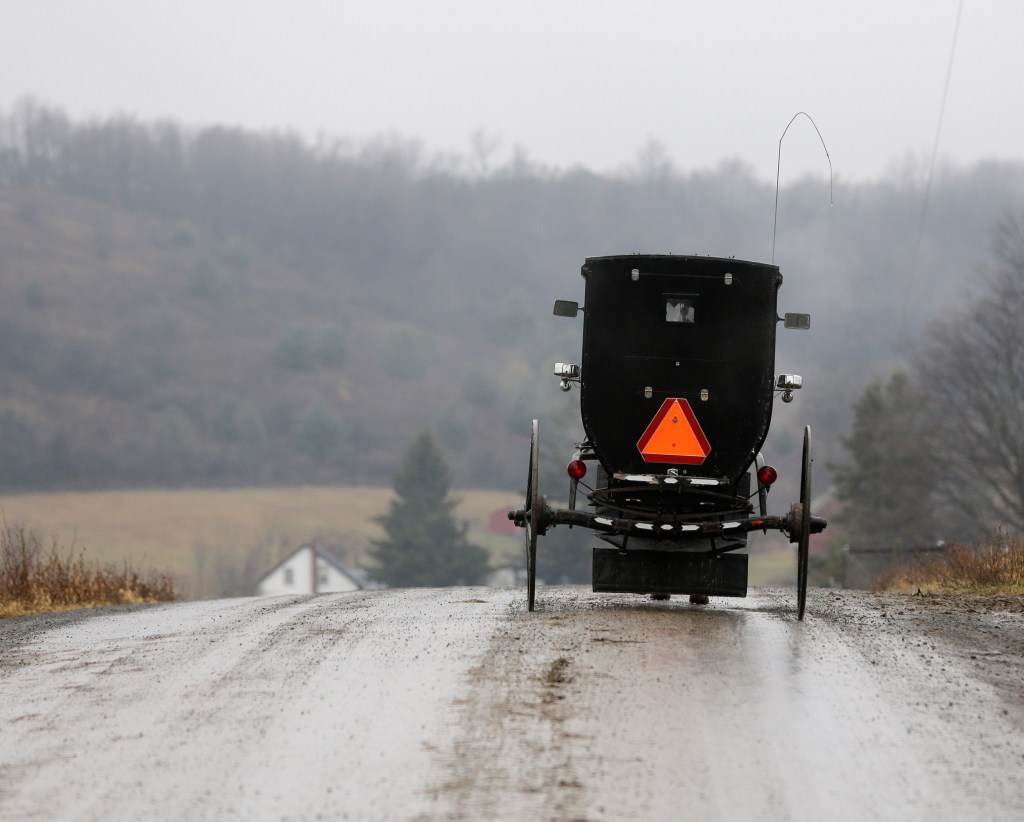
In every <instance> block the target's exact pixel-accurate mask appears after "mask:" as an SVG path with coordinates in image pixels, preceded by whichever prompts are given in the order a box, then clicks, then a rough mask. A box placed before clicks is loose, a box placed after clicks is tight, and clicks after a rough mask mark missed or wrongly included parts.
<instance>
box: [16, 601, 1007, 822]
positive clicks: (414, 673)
mask: <svg viewBox="0 0 1024 822" xmlns="http://www.w3.org/2000/svg"><path fill="white" fill-rule="evenodd" d="M793 600H794V594H793V592H792V591H785V590H771V589H758V590H754V591H752V592H751V595H750V596H748V597H747V598H746V599H719V600H713V601H712V603H711V604H710V605H708V606H694V605H690V604H689V603H688V602H686V600H685V598H683V599H681V600H680V599H673V600H672V601H670V602H652V601H650V600H648V599H646V598H644V597H639V596H622V595H619V596H613V595H604V594H602V595H598V594H593V593H591V592H589V591H588V590H587V589H584V588H556V589H551V588H542V589H541V590H540V591H539V593H538V601H539V606H538V610H537V611H536V612H534V613H533V614H529V613H526V612H525V608H524V595H523V594H522V593H521V592H519V591H498V590H493V589H483V588H458V589H441V590H437V589H419V590H406V591H399V590H396V591H376V592H366V593H359V594H348V595H345V594H342V595H324V596H319V597H282V598H273V599H239V600H220V601H216V602H201V603H182V604H172V605H161V606H141V607H133V608H122V609H102V610H97V611H91V612H81V611H80V612H74V613H70V614H60V615H50V616H45V617H31V618H22V619H17V620H6V621H3V622H0V819H4V820H7V819H10V820H21V819H87V820H94V819H95V820H100V819H103V820H107V819H115V820H116V819H142V818H150V819H182V820H184V819H188V820H194V819H232V818H237V819H292V820H305V819H310V820H312V819H353V820H357V819H368V820H392V819H404V820H430V819H451V820H486V819H508V820H545V819H550V820H619V819H637V820H658V819H665V820H677V819H700V820H719V819H722V820H746V819H756V820H760V819H763V820H783V819H793V820H805V819H806V820H822V819H827V820H829V822H837V820H863V819H894V820H896V819H899V820H917V819H920V820H945V819H949V820H954V819H955V820H970V819H985V820H1004V819H1005V820H1011V819H1012V820H1020V819H1024V676H1022V672H1024V668H1022V661H1024V613H1022V612H1024V599H1021V598H1010V597H1004V598H995V599H981V598H967V599H953V598H950V597H927V596H926V597H915V596H909V595H896V594H886V595H875V594H865V593H853V592H830V591H812V592H811V594H810V597H809V602H808V618H807V620H806V621H805V622H803V623H799V622H796V621H795V618H794V614H793Z"/></svg>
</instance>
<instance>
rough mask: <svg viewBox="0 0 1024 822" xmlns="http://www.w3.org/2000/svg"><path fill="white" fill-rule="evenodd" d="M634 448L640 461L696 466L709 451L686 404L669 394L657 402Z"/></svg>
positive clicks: (704, 438) (701, 432)
mask: <svg viewBox="0 0 1024 822" xmlns="http://www.w3.org/2000/svg"><path fill="white" fill-rule="evenodd" d="M636 447H637V448H639V449H640V453H641V454H642V455H643V458H644V462H673V463H680V464H683V465H700V464H701V463H702V462H704V460H705V459H707V456H708V454H709V453H711V445H710V444H709V443H708V438H707V437H705V436H704V432H703V431H702V430H701V427H700V423H699V422H697V417H696V416H694V413H693V409H692V408H690V403H689V402H687V401H686V400H681V399H673V398H671V397H670V398H669V399H667V400H665V402H663V403H662V404H661V408H659V409H658V413H657V414H655V415H654V419H653V420H651V424H650V425H648V426H647V430H646V431H644V435H643V436H642V437H640V441H639V442H638V443H637V444H636Z"/></svg>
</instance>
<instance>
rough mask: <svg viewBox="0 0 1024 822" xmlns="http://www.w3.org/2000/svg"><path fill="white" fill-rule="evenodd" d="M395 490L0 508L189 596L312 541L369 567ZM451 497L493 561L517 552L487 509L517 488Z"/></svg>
mask: <svg viewBox="0 0 1024 822" xmlns="http://www.w3.org/2000/svg"><path fill="white" fill-rule="evenodd" d="M391 494H392V492H391V489H390V488H370V487H341V486H334V487H325V486H318V487H293V488H238V489H185V490H141V491H96V492H87V493H49V494H8V495H3V496H0V514H2V516H3V519H4V520H5V521H6V522H7V524H9V525H12V526H19V527H25V528H29V529H31V530H32V531H33V532H34V533H35V534H37V535H39V537H40V538H41V539H43V540H44V541H46V542H49V541H50V540H51V539H56V540H57V541H58V542H59V543H60V544H61V545H62V546H64V547H65V548H70V549H73V550H74V551H75V552H78V551H81V550H84V551H85V554H86V556H87V557H89V558H90V559H93V560H96V561H98V562H103V563H122V562H125V561H128V562H130V563H131V564H132V565H133V566H134V567H138V568H152V569H157V570H160V571H166V572H168V573H171V574H173V575H174V577H175V578H176V579H177V580H178V581H179V584H180V587H181V589H182V591H183V593H184V595H185V596H194V597H205V596H218V595H224V594H230V593H235V594H242V593H249V592H250V591H247V590H245V586H246V585H248V584H249V583H250V582H252V581H253V577H254V576H255V578H259V576H261V575H262V574H263V573H264V572H265V571H267V570H269V569H270V568H271V567H272V566H273V565H274V563H276V562H277V560H279V559H280V558H282V557H283V556H284V555H286V554H287V553H289V552H290V551H291V550H292V549H293V548H296V547H298V546H299V545H301V544H302V543H303V542H307V541H309V540H311V539H316V540H317V541H318V543H319V544H321V545H322V546H324V547H326V548H328V549H329V550H331V551H332V552H334V553H335V554H336V555H337V556H338V557H339V558H340V559H342V560H343V561H345V562H349V563H351V564H353V565H356V566H359V565H362V564H364V561H365V559H366V556H365V555H366V550H367V548H368V547H369V544H370V540H371V539H372V538H373V537H375V536H377V535H379V534H380V533H381V532H380V527H379V526H378V524H377V523H376V522H375V520H374V518H375V517H377V516H379V515H380V514H382V513H384V512H385V511H386V510H387V506H388V501H389V500H390V499H391ZM454 496H455V497H456V498H458V499H459V500H460V504H459V506H458V508H457V510H456V516H457V517H458V518H459V519H460V520H463V521H466V522H467V523H468V524H469V536H470V539H471V540H473V541H474V542H477V543H478V544H481V545H484V546H486V547H487V548H488V549H489V550H490V551H491V553H492V556H493V557H494V558H495V559H498V558H501V557H504V556H506V555H511V554H515V555H518V549H519V540H518V539H516V538H515V537H514V536H504V535H501V534H494V533H491V532H490V531H489V529H488V518H489V516H490V514H491V513H492V512H493V511H496V510H498V509H501V508H508V507H511V506H512V505H514V504H515V503H516V501H517V496H516V495H515V494H511V493H508V492H504V491H456V492H455V494H454ZM232 578H235V580H236V584H235V585H234V586H233V585H232Z"/></svg>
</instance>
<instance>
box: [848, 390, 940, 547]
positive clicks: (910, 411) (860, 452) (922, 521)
mask: <svg viewBox="0 0 1024 822" xmlns="http://www.w3.org/2000/svg"><path fill="white" fill-rule="evenodd" d="M926 410H927V409H926V401H925V397H924V395H923V394H922V393H921V391H920V389H919V388H917V387H916V386H915V385H914V383H913V382H912V381H911V379H910V378H909V377H908V376H907V374H906V373H905V372H903V371H895V372H893V374H892V375H891V376H890V377H889V379H888V381H883V380H879V381H877V382H874V383H872V384H871V385H869V386H868V387H867V388H866V389H865V390H864V393H863V394H862V395H861V397H860V399H858V400H857V402H856V403H855V404H854V406H853V425H852V428H851V431H850V434H849V435H848V436H846V437H841V438H840V442H841V443H842V444H843V447H844V448H845V449H846V452H847V454H848V461H847V462H846V463H844V464H840V465H832V466H830V467H831V468H832V472H833V477H834V480H835V486H836V495H837V496H838V498H839V499H840V500H841V501H842V503H843V510H842V512H841V513H840V514H839V515H838V516H837V517H835V519H836V521H837V523H838V524H839V525H840V526H841V527H843V528H845V529H846V531H847V536H848V538H849V540H850V541H851V542H853V543H854V544H857V545H860V546H876V547H881V546H888V545H893V544H898V543H899V544H902V545H904V546H910V545H922V544H925V545H926V544H931V543H933V542H934V541H935V540H936V538H937V537H939V536H940V535H941V528H940V526H939V524H938V518H937V516H936V512H935V508H934V505H933V501H934V495H935V491H936V488H937V473H938V472H937V470H936V450H935V443H934V437H933V436H932V434H931V431H930V429H929V427H928V425H927V422H926V416H925V415H926Z"/></svg>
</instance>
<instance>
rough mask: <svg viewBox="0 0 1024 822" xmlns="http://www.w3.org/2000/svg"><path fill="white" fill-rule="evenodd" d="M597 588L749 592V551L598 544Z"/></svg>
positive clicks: (726, 593) (718, 593)
mask: <svg viewBox="0 0 1024 822" xmlns="http://www.w3.org/2000/svg"><path fill="white" fill-rule="evenodd" d="M594 590H595V591H602V592H608V593H631V594H707V595H708V596H720V597H745V596H746V595H747V555H746V554H720V555H718V556H714V557H708V556H694V555H693V554H687V553H685V552H683V551H643V550H640V551H627V552H625V553H623V552H622V551H619V550H617V549H615V548H594Z"/></svg>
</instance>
